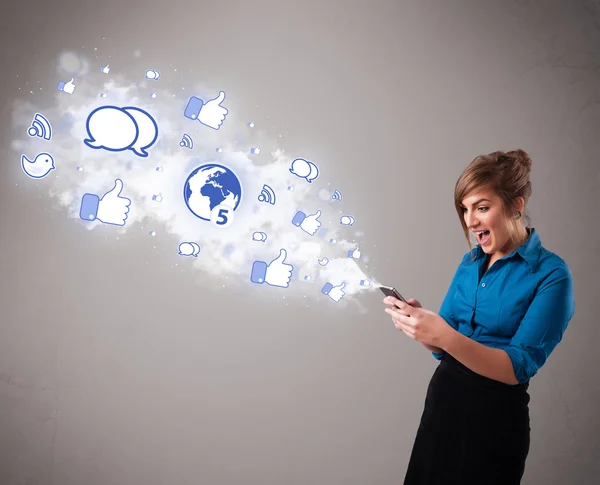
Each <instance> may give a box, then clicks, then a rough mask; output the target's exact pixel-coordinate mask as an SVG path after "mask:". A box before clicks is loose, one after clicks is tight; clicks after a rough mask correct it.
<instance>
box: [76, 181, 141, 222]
mask: <svg viewBox="0 0 600 485" xmlns="http://www.w3.org/2000/svg"><path fill="white" fill-rule="evenodd" d="M122 190H123V181H122V180H121V179H116V180H115V186H114V187H113V188H112V189H110V190H109V191H108V192H106V194H104V195H103V196H102V198H100V197H98V196H97V195H96V194H84V196H83V198H82V199H81V208H80V210H79V217H80V218H81V219H83V220H84V221H93V220H94V219H98V220H99V221H100V222H103V223H104V224H114V225H115V226H124V225H125V219H127V213H128V212H129V206H130V205H131V200H130V199H128V198H126V197H121V191H122Z"/></svg>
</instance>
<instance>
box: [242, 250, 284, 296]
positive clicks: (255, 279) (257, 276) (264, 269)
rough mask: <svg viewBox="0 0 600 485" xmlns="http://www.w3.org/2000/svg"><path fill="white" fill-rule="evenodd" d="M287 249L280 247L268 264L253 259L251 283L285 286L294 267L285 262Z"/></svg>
mask: <svg viewBox="0 0 600 485" xmlns="http://www.w3.org/2000/svg"><path fill="white" fill-rule="evenodd" d="M286 256H287V251H286V250H285V249H283V248H282V249H281V250H280V251H279V256H277V257H276V258H275V259H274V260H273V261H271V262H270V263H269V264H267V263H265V262H264V261H254V264H253V265H252V274H251V275H250V281H252V283H259V284H262V283H268V284H269V285H271V286H279V287H282V288H287V287H288V286H289V283H290V279H291V277H292V271H293V269H294V267H293V266H292V265H291V264H288V263H286V262H285V258H286Z"/></svg>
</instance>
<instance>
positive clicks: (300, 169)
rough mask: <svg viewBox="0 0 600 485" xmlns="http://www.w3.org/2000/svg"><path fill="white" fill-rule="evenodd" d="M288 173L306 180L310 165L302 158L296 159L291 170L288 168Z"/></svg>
mask: <svg viewBox="0 0 600 485" xmlns="http://www.w3.org/2000/svg"><path fill="white" fill-rule="evenodd" d="M290 172H292V173H293V174H294V175H296V176H298V177H300V178H306V177H307V176H308V174H310V165H309V164H308V162H307V161H306V160H304V158H296V159H295V160H294V161H293V162H292V168H290Z"/></svg>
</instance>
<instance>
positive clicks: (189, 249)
mask: <svg viewBox="0 0 600 485" xmlns="http://www.w3.org/2000/svg"><path fill="white" fill-rule="evenodd" d="M199 253H200V246H198V244H196V243H195V242H182V243H181V244H180V245H179V255H180V256H194V257H197V256H198V254H199Z"/></svg>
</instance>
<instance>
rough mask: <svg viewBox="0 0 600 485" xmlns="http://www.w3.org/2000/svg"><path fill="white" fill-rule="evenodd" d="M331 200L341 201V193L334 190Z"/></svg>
mask: <svg viewBox="0 0 600 485" xmlns="http://www.w3.org/2000/svg"><path fill="white" fill-rule="evenodd" d="M331 198H332V200H342V193H341V192H340V191H339V190H338V189H335V190H334V191H333V195H332V196H331Z"/></svg>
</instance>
